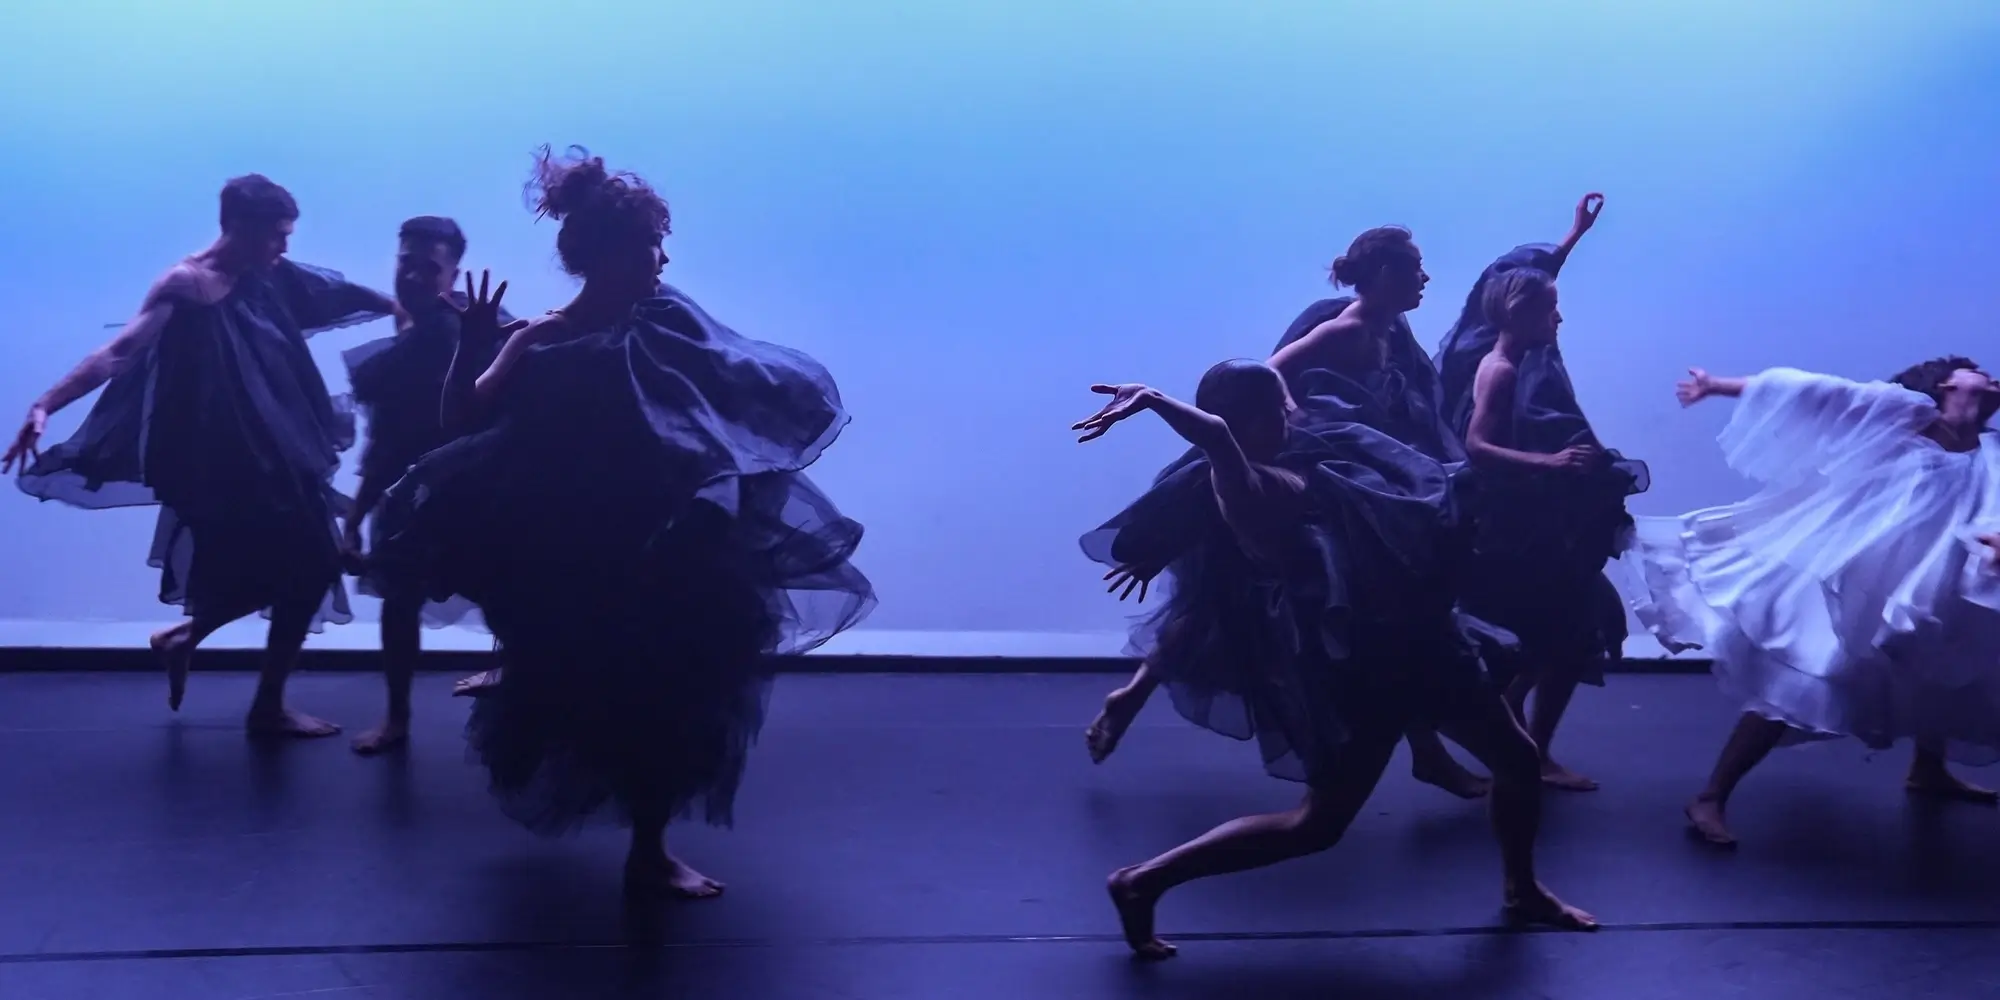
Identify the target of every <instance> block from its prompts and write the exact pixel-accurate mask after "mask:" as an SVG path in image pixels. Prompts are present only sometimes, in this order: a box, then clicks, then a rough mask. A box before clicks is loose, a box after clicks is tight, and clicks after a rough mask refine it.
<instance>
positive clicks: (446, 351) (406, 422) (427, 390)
mask: <svg viewBox="0 0 2000 1000" xmlns="http://www.w3.org/2000/svg"><path fill="white" fill-rule="evenodd" d="M451 299H452V302H453V303H454V304H456V305H457V306H458V307H459V308H460V309H463V308H465V305H466V298H465V293H463V292H452V293H451ZM512 321H513V317H511V316H508V315H506V314H505V311H504V310H503V311H502V315H501V316H500V323H501V325H503V326H504V325H506V324H507V323H510V322H512ZM458 322H459V320H458V314H457V313H456V312H454V311H452V310H450V309H446V308H442V307H441V306H440V307H439V308H435V309H430V310H427V311H425V312H423V313H421V314H419V315H417V316H415V317H414V321H413V322H412V324H411V325H410V328H409V329H407V330H404V331H402V332H400V333H398V334H397V335H395V336H393V337H383V338H381V339H380V340H371V341H369V342H368V343H365V344H362V345H360V346H358V347H354V348H352V349H350V350H348V351H345V352H343V353H342V354H341V360H342V361H343V362H344V363H345V364H346V365H347V383H348V386H349V387H350V389H351V390H352V393H353V397H354V404H355V407H356V409H358V410H360V411H361V416H362V418H363V420H362V429H363V431H364V433H365V434H366V441H365V443H364V444H363V445H362V450H361V475H362V477H363V478H364V479H367V478H376V477H380V478H381V479H382V480H383V481H385V482H392V483H393V482H395V481H396V480H398V479H401V478H402V477H403V474H404V473H406V472H408V471H409V470H410V467H411V466H412V465H415V464H416V463H417V459H420V458H422V457H424V456H425V455H426V454H429V453H430V452H431V451H434V450H436V449H438V448H441V447H443V446H444V445H445V444H447V443H449V442H450V441H451V439H452V438H453V437H454V435H452V434H450V433H448V432H447V431H446V430H445V428H444V421H443V419H442V418H441V416H440V412H441V411H440V404H441V403H442V401H443V397H444V381H445V374H446V373H447V372H449V371H450V370H451V361H452V356H453V355H454V354H455V353H456V352H457V350H458ZM481 360H483V362H486V363H490V362H491V361H492V359H491V358H485V359H481ZM482 367H483V365H482ZM383 522H384V518H382V517H381V516H380V514H379V513H378V514H377V516H376V517H375V518H374V520H372V521H371V522H370V523H369V542H368V549H369V551H370V552H373V551H374V550H375V549H376V547H378V546H379V545H380V544H381V542H382V526H383ZM389 586H390V581H387V580H384V579H383V578H382V576H381V574H380V573H378V572H376V571H375V570H374V569H372V568H371V567H369V566H366V565H364V566H363V567H362V569H361V572H360V573H359V574H358V576H357V578H356V580H355V589H357V590H359V591H360V592H362V593H364V594H367V595H368V596H370V597H385V596H388V593H389V591H388V589H387V588H388V587H389ZM474 610H475V609H474V607H473V605H472V602H471V601H469V600H466V599H465V598H463V597H459V596H456V595H454V596H452V597H450V598H448V599H446V600H442V601H426V602H425V603H424V610H423V620H424V623H425V624H426V625H429V626H432V627H434V628H443V627H446V626H449V625H454V624H459V623H461V622H462V621H464V620H465V618H466V616H467V615H469V614H472V613H473V611H474Z"/></svg>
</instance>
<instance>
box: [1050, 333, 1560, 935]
mask: <svg viewBox="0 0 2000 1000" xmlns="http://www.w3.org/2000/svg"><path fill="white" fill-rule="evenodd" d="M1092 391H1094V392H1098V393H1101V394H1105V395H1109V396H1111V397H1112V400H1111V401H1110V402H1109V403H1108V404H1106V405H1105V407H1104V408H1103V409H1102V410H1099V411H1098V412H1097V413H1096V414H1095V415H1093V416H1091V417H1090V418H1088V419H1086V420H1084V421H1082V422H1080V423H1078V424H1076V425H1075V428H1076V429H1078V430H1081V431H1083V432H1084V433H1083V435H1082V437H1081V440H1084V441H1089V440H1093V439H1095V438H1097V437H1099V436H1101V435H1103V434H1104V433H1105V432H1106V431H1108V430H1109V429H1110V428H1111V427H1112V426H1114V425H1115V424H1117V423H1118V422H1119V421H1121V420H1124V419H1126V418H1128V417H1130V416H1132V415H1134V414H1137V413H1141V412H1145V411H1151V412H1153V413H1156V414H1158V415H1159V416H1160V418H1161V419H1162V420H1164V421H1165V422H1166V423H1167V425H1168V426H1169V427H1171V428H1173V429H1174V431H1175V432H1176V433H1178V434H1180V435H1181V436H1182V437H1183V438H1185V439H1187V441H1188V442H1189V443H1190V444H1192V445H1193V446H1195V447H1196V448H1198V449H1199V450H1200V452H1201V458H1199V459H1197V460H1196V461H1195V462H1194V463H1191V464H1190V465H1189V466H1188V468H1187V470H1186V471H1185V472H1184V473H1181V474H1182V475H1191V476H1199V477H1201V478H1203V479H1206V480H1207V482H1208V485H1209V502H1208V503H1207V505H1206V507H1205V509H1204V510H1203V511H1201V512H1198V513H1197V516H1196V518H1195V519H1194V520H1191V521H1187V522H1184V523H1182V524H1181V525H1180V526H1179V527H1180V528H1181V530H1183V531H1184V532H1186V533H1188V534H1191V535H1192V536H1193V540H1192V543H1191V545H1190V546H1189V547H1188V548H1187V549H1186V550H1185V551H1184V552H1183V554H1182V555H1181V556H1180V557H1179V558H1177V559H1176V560H1175V562H1174V565H1173V566H1172V568H1171V569H1170V571H1169V572H1170V573H1171V576H1172V596H1171V597H1170V598H1169V600H1168V602H1167V604H1166V606H1165V607H1164V608H1163V609H1162V610H1161V611H1160V612H1159V613H1158V614H1156V615H1155V616H1154V617H1153V619H1152V620H1151V621H1150V622H1149V623H1148V624H1147V629H1148V630H1149V631H1150V633H1151V636H1152V643H1153V649H1152V651H1151V655H1150V656H1149V657H1148V662H1149V663H1151V664H1152V665H1153V670H1154V671H1155V673H1156V675H1157V676H1159V677H1160V678H1161V679H1162V680H1163V681H1164V682H1165V683H1167V684H1168V685H1169V689H1170V690H1171V691H1172V693H1173V695H1174V704H1175V706H1176V708H1178V709H1180V710H1181V712H1182V714H1183V715H1185V716H1186V717H1187V718H1188V719H1189V720H1190V721H1193V722H1195V723H1197V724H1199V725H1203V726H1206V727H1208V728H1211V729H1214V730H1216V731H1217V732H1221V733H1224V734H1226V735H1230V736H1233V737H1236V738H1238V739H1255V740H1257V741H1258V743H1259V745H1260V747H1261V749H1262V751H1263V756H1264V760H1265V766H1266V769H1267V770H1268V771H1269V772H1270V773H1271V774H1272V775H1274V776H1277V777H1281V778H1288V779H1291V780H1295V781H1301V782H1303V783H1305V785H1306V788H1307V791H1306V796H1305V799H1304V801H1303V802H1302V803H1301V804H1300V805H1299V807H1298V808H1296V809H1294V810H1291V811H1289V812H1284V813H1276V814H1271V815H1265V816H1251V817H1246V818H1243V819H1239V820H1235V821H1233V822H1230V823H1227V824H1225V825H1223V826H1221V827H1218V828H1216V829H1215V830H1213V831H1211V832H1210V833H1208V834H1206V835H1204V836H1202V837H1200V838H1197V839H1196V840H1194V841H1191V842H1189V843H1188V844H1185V845H1183V846H1181V847H1178V848H1175V849H1174V850H1172V851H1169V852H1167V853H1166V854H1163V855H1161V856H1159V857H1157V858H1155V859H1153V860H1151V861H1148V862H1145V863H1143V864H1139V865H1134V866H1131V867H1129V868H1124V869H1121V870H1120V871H1118V872H1116V873H1115V874H1113V875H1112V876H1111V878H1110V881H1109V884H1108V888H1109V891H1110V893H1111V897H1112V901H1113V903H1114V904H1115V905H1116V907H1117V909H1118V913H1119V918H1120V921H1121V923H1122V925H1123V928H1124V933H1125V938H1126V941H1127V943H1128V944H1129V945H1130V946H1131V947H1132V949H1133V951H1134V953H1135V954H1136V955H1138V956H1139V957H1141V958H1145V959H1160V958H1166V957H1169V956H1171V955H1172V954H1174V948H1173V946H1172V945H1169V944H1167V943H1166V942H1164V941H1162V940H1160V939H1159V938H1158V937H1156V936H1155V934H1154V930H1153V914H1154V908H1155V906H1156V905H1157V903H1158V901H1159V899H1160V897H1161V896H1162V895H1163V894H1164V893H1166V892H1167V891H1168V890H1169V889H1172V888H1173V887H1175V886H1177V885H1180V884H1182V883H1184V882H1188V881H1192V880H1194V879H1197V878H1203V877H1207V876H1210V875H1220V874H1224V873H1227V872H1234V871H1242V870H1245V869H1250V868H1258V867H1263V866H1265V865H1270V864H1275V863H1277V862H1279V861H1282V860H1285V859H1288V858H1293V857H1298V856H1301V855H1304V854H1309V853H1314V852H1317V851H1321V850H1324V849H1326V848H1328V847H1331V846H1332V845H1333V844H1334V843H1335V842H1337V841H1338V840H1339V839H1340V837H1341V835H1342V834H1343V833H1344V832H1345V831H1346V829H1347V826H1348V825H1349V824H1350V823H1351V822H1352V821H1353V819H1354V817H1355V815H1356V813H1357V812H1358V811H1359V810H1360V808H1361V805H1362V803H1363V802H1365V801H1366V800H1367V798H1368V797H1369V795H1370V794H1371V793H1372V792H1373V791H1374V788H1375V785H1376V782H1377V781H1379V780H1380V778H1381V775H1382V771H1383V769H1384V768H1385V767H1386V766H1387V765H1388V762H1389V758H1390V756H1391V754H1393V753H1394V751H1395V748H1396V744H1397V743H1398V742H1400V741H1401V740H1402V738H1403V734H1404V732H1405V731H1406V729H1407V728H1408V727H1409V726H1410V725H1411V723H1413V722H1415V721H1418V720H1421V721H1423V722H1425V723H1426V724H1429V725H1435V726H1443V727H1444V728H1445V729H1446V731H1448V732H1449V733H1450V734H1451V735H1452V737H1453V738H1454V739H1455V740H1457V741H1458V742H1460V743H1461V744H1462V745H1464V746H1466V747H1467V748H1468V749H1471V750H1472V751H1473V752H1474V753H1475V754H1476V755H1477V756H1479V757H1480V758H1481V759H1482V760H1483V761H1484V762H1485V763H1486V765H1487V766H1488V767H1489V768H1490V769H1491V770H1492V772H1493V774H1494V776H1495V786H1494V790H1493V821H1494V829H1495V833H1496V834H1497V836H1498V838H1499V840H1500V845H1501V854H1502V861H1503V865H1504V870H1505V875H1506V879H1505V900H1506V907H1507V911H1508V913H1509V914H1510V915H1511V916H1512V917H1513V918H1515V919H1519V920H1525V921H1531V922H1538V923H1548V924H1553V925H1556V926H1560V927H1566V928H1572V929H1589V928H1592V927H1594V926H1595V923H1594V921H1593V920H1592V918H1591V917H1589V916H1588V915H1587V914H1584V913H1582V912H1581V911H1578V910H1576V909H1574V908H1572V907H1569V906H1567V905H1565V904H1563V903H1562V902H1560V901H1559V900H1557V899H1556V898H1555V897H1554V896H1553V895H1551V894H1550V893H1549V892H1548V890H1547V889H1545V888H1544V887H1543V886H1542V885H1541V884H1540V883H1539V882H1538V881H1537V880H1536V878H1535V871H1534V841H1535V834H1536V830H1537V827H1538V825H1539V821H1540V794H1541V792H1540V784H1539V782H1538V780H1537V778H1538V775H1537V768H1536V763H1535V761H1536V758H1535V748H1534V744H1533V743H1532V742H1531V741H1529V739H1528V737H1527V734H1525V733H1524V732H1522V731H1521V728H1520V726H1519V724H1518V723H1516V722H1515V720H1514V717H1513V715H1512V713H1511V712H1510V711H1509V709H1508V707H1507V705H1506V702H1505V701H1504V700H1503V699H1502V698H1501V697H1500V695H1499V693H1498V692H1497V691H1496V690H1494V689H1493V688H1492V687H1491V686H1490V685H1489V684H1488V682H1487V680H1486V678H1485V675H1484V671H1483V668H1482V667H1481V665H1480V662H1479V657H1478V652H1477V650H1476V648H1475V647H1474V646H1473V644H1472V642H1471V641H1470V639H1469V637H1468V636H1467V635H1466V634H1465V633H1464V631H1463V630H1462V629H1461V627H1460V621H1459V618H1458V616H1457V614H1456V612H1455V611H1454V609H1453V607H1452V597H1451V588H1450V586H1449V581H1448V579H1447V577H1448V576H1449V574H1450V568H1449V566H1450V562H1451V559H1452V555H1451V549H1452V548H1453V547H1454V546H1455V545H1456V542H1455V540H1454V537H1453V536H1454V535H1455V530H1454V528H1453V526H1452V524H1451V522H1452V520H1453V518H1454V515H1455V507H1454V504H1453V499H1452V489H1451V485H1450V482H1449V477H1448V476H1447V474H1446V472H1445V470H1444V468H1443V467H1442V466H1440V465H1439V464H1438V463H1436V462H1434V461H1432V460H1430V459H1429V458H1427V457H1425V456H1423V455H1421V454H1419V453H1418V452H1416V451H1414V450H1412V449H1410V448H1408V447H1407V446H1405V445H1402V444H1401V443H1399V442H1396V441H1394V440H1392V439H1390V438H1389V437H1387V436H1386V435H1384V434H1382V433H1381V432H1379V431H1376V430H1374V429H1372V428H1370V427H1367V426H1365V425H1361V424H1358V423H1345V424H1330V423H1316V424H1313V425H1311V426H1310V427H1309V428H1308V427H1306V426H1294V425H1293V421H1292V420H1291V419H1290V417H1291V414H1290V412H1289V411H1291V409H1292V407H1293V403H1292V400H1291V398H1290V396H1289V394H1288V392H1287V390H1286V387H1285V384H1284V380H1283V378H1281V377H1280V376H1279V375H1278V373H1277V372H1275V371H1274V370H1272V369H1271V368H1269V367H1267V366H1265V365H1262V364H1259V363H1257V362H1250V361H1238V362H1225V363H1223V364H1221V365H1218V366H1216V367H1215V368H1213V369H1211V370H1210V371H1209V372H1208V373H1207V374H1206V375H1204V376H1203V378H1202V380H1201V385H1200V386H1199V388H1198V389H1197V390H1196V393H1195V405H1194V406H1188V405H1187V404H1185V403H1182V402H1179V401H1177V400H1174V399H1172V398H1170V397H1167V396H1165V395H1163V394H1161V393H1160V392H1158V391H1157V390H1154V389H1151V388H1148V387H1146V386H1143V385H1119V386H1111V385H1099V386H1093V387H1092ZM1158 490H1159V487H1156V488H1155V493H1157V491H1158ZM1160 516H1161V515H1160V509H1159V508H1157V507H1154V506H1152V505H1150V504H1149V503H1148V502H1147V500H1146V499H1142V500H1141V501H1140V502H1139V503H1137V504H1134V505H1133V507H1131V508H1128V509H1127V510H1126V512H1125V513H1123V514H1121V515H1120V516H1119V517H1118V518H1115V519H1114V520H1113V521H1111V522H1110V523H1108V524H1106V525H1105V526H1104V527H1103V528H1101V529H1099V530H1098V531H1097V532H1094V533H1092V535H1090V536H1086V538H1085V540H1084V545H1085V550H1086V551H1087V552H1091V553H1093V555H1094V557H1095V558H1097V559H1099V560H1100V561H1104V562H1112V563H1117V562H1122V561H1124V560H1125V559H1127V558H1130V556H1129V553H1128V552H1126V551H1125V548H1126V546H1125V544H1124V543H1126V542H1128V541H1131V540H1133V539H1134V538H1136V539H1137V540H1138V541H1140V543H1141V544H1146V543H1147V542H1148V541H1149V539H1148V538H1147V537H1146V536H1149V535H1154V534H1157V533H1159V532H1161V531H1163V530H1167V526H1165V525H1161V524H1158V523H1149V522H1152V521H1154V519H1156V518H1158V517H1160ZM1128 532H1130V533H1134V534H1132V535H1129V536H1128Z"/></svg>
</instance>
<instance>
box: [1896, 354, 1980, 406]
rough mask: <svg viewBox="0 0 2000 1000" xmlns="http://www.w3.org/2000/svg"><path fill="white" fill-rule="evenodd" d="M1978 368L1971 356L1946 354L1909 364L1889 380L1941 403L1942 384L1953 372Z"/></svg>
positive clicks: (1942, 396) (1977, 363) (1942, 398)
mask: <svg viewBox="0 0 2000 1000" xmlns="http://www.w3.org/2000/svg"><path fill="white" fill-rule="evenodd" d="M1978 369H1979V362H1977V361H1974V360H1972V359H1971V358H1966V357H1960V356H1959V355H1956V354H1948V355H1945V356H1944V357H1942V358H1932V359H1930V360H1929V361H1921V362H1918V363H1917V364H1914V365H1911V366H1910V367H1908V368H1905V369H1903V370H1902V371H1899V372H1897V373H1896V375H1895V377H1894V378H1891V379H1890V380H1889V381H1891V382H1894V383H1896V384H1897V385H1900V386H1902V387H1903V388H1905V389H1909V390H1911V391H1912V392H1921V393H1923V394H1924V395H1926V396H1929V397H1930V398H1932V399H1934V400H1936V401H1938V402H1940V403H1942V402H1944V384H1945V382H1947V381H1949V380H1950V379H1951V376H1952V373H1953V372H1961V371H1966V370H1972V371H1977V370H1978Z"/></svg>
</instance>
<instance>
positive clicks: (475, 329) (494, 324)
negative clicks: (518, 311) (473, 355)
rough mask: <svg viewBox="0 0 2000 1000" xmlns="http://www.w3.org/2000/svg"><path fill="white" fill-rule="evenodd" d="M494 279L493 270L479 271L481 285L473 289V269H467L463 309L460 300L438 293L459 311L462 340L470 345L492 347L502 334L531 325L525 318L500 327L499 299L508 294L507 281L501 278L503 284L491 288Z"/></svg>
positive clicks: (459, 328)
mask: <svg viewBox="0 0 2000 1000" xmlns="http://www.w3.org/2000/svg"><path fill="white" fill-rule="evenodd" d="M491 280H492V272H490V271H481V272H479V286H478V288H477V289H474V287H473V284H472V272H471V271H467V272H465V308H463V309H460V308H459V307H458V303H456V302H454V301H452V299H451V296H449V295H440V296H438V298H440V299H442V300H444V304H445V305H447V306H449V307H451V310H452V311H453V312H456V313H458V337H459V341H460V342H461V343H463V344H465V345H467V346H469V347H475V348H481V349H485V348H491V347H492V346H493V345H495V344H497V343H498V342H499V341H500V339H501V337H502V336H503V335H506V334H511V333H513V332H514V331H516V330H519V329H521V328H522V327H525V326H527V325H528V323H527V321H526V320H515V321H514V322H512V323H509V324H507V325H506V327H504V328H502V327H501V325H500V300H501V299H502V298H504V297H505V296H506V294H507V283H506V282H505V281H502V282H501V283H500V287H498V288H491V289H490V290H489V283H490V282H491Z"/></svg>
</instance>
